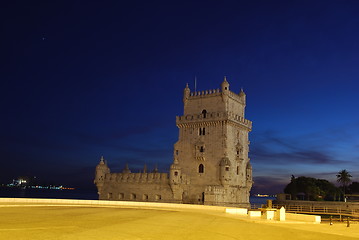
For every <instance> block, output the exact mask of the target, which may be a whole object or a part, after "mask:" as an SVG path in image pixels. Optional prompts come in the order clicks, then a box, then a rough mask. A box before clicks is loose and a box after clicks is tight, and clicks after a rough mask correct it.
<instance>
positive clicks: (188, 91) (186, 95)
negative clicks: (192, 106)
mask: <svg viewBox="0 0 359 240" xmlns="http://www.w3.org/2000/svg"><path fill="white" fill-rule="evenodd" d="M190 94H191V90H190V89H189V87H188V83H187V84H186V87H185V89H184V90H183V103H184V104H186V102H187V100H188V98H189V96H190Z"/></svg>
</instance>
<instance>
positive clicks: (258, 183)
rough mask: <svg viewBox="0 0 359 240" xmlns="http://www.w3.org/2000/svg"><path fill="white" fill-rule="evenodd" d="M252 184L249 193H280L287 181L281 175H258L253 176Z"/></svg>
mask: <svg viewBox="0 0 359 240" xmlns="http://www.w3.org/2000/svg"><path fill="white" fill-rule="evenodd" d="M253 181H254V184H253V187H252V190H251V194H257V193H260V194H277V193H282V192H283V189H284V187H285V186H286V185H287V184H288V183H289V177H288V182H286V181H285V179H283V178H281V177H265V176H259V177H254V178H253Z"/></svg>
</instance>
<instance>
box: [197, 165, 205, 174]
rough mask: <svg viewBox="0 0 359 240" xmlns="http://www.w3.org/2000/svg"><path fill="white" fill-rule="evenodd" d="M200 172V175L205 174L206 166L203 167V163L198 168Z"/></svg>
mask: <svg viewBox="0 0 359 240" xmlns="http://www.w3.org/2000/svg"><path fill="white" fill-rule="evenodd" d="M198 172H199V173H204V166H203V164H202V163H201V164H200V165H199V166H198Z"/></svg>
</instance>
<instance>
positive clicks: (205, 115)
mask: <svg viewBox="0 0 359 240" xmlns="http://www.w3.org/2000/svg"><path fill="white" fill-rule="evenodd" d="M202 116H203V118H206V117H207V111H206V109H203V111H202Z"/></svg>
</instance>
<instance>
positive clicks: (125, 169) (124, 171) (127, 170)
mask: <svg viewBox="0 0 359 240" xmlns="http://www.w3.org/2000/svg"><path fill="white" fill-rule="evenodd" d="M122 173H131V170H130V169H129V168H128V164H127V163H126V166H125V168H124V169H123V170H122Z"/></svg>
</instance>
